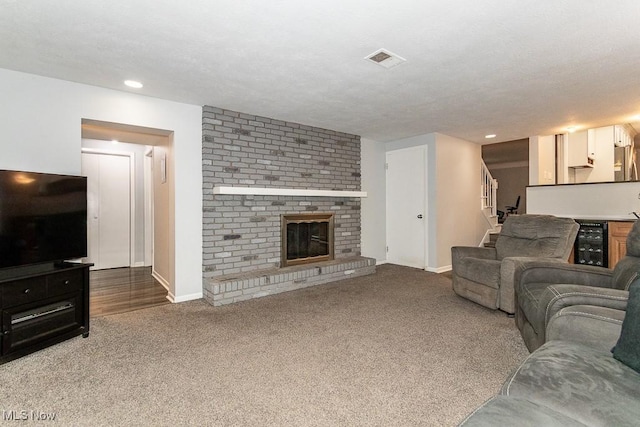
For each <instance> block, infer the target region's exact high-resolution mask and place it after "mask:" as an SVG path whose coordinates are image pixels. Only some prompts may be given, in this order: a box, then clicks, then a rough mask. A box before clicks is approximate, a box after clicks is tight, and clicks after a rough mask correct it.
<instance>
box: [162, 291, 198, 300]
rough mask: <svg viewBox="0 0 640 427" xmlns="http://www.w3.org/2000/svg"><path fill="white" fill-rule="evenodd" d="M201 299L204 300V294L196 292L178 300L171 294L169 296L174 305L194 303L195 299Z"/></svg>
mask: <svg viewBox="0 0 640 427" xmlns="http://www.w3.org/2000/svg"><path fill="white" fill-rule="evenodd" d="M201 298H202V292H196V293H194V294H189V295H182V296H181V297H178V298H176V296H175V295H173V294H172V293H171V292H169V293H168V294H167V299H168V300H169V301H171V302H174V303H178V302H185V301H193V300H195V299H201Z"/></svg>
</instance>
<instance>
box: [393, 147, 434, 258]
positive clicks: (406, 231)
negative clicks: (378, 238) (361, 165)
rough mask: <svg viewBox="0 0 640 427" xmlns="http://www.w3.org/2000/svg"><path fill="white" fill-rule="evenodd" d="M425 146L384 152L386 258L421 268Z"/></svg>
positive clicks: (424, 219)
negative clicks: (385, 161)
mask: <svg viewBox="0 0 640 427" xmlns="http://www.w3.org/2000/svg"><path fill="white" fill-rule="evenodd" d="M425 156H426V151H425V148H424V147H414V148H405V149H401V150H394V151H389V152H387V188H386V192H387V261H388V262H390V263H392V264H399V265H405V266H408V267H416V268H421V269H424V268H426V266H427V263H426V258H425V256H426V248H425V243H426V235H425V230H426V227H425V221H426V204H425V200H426V199H425V191H426V180H425V161H426V157H425Z"/></svg>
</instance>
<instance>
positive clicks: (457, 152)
mask: <svg viewBox="0 0 640 427" xmlns="http://www.w3.org/2000/svg"><path fill="white" fill-rule="evenodd" d="M435 135H436V142H435V156H432V155H431V152H430V153H429V156H430V171H429V183H430V184H431V183H432V182H434V183H435V189H433V188H430V192H429V197H430V199H429V200H430V201H431V200H434V199H435V200H436V203H431V202H430V203H429V205H430V206H431V205H435V208H436V211H437V216H436V221H435V222H432V223H431V224H430V225H431V229H430V230H429V232H430V236H431V235H434V236H435V240H436V247H435V248H434V250H430V251H429V258H430V259H429V267H430V269H432V270H434V271H444V270H449V269H450V268H451V247H452V246H477V245H478V244H479V243H480V241H481V240H482V237H483V236H484V234H485V232H486V230H487V226H486V220H485V218H484V215H483V214H482V211H481V210H480V167H481V166H480V165H481V159H482V150H481V146H480V145H479V144H475V143H472V142H469V141H465V140H462V139H458V138H453V137H450V136H447V135H442V134H435ZM431 159H433V160H434V163H435V164H433V166H434V167H432V166H431ZM433 169H435V179H433V178H432V177H433V175H434V174H433V172H434V170H433ZM430 187H431V185H430Z"/></svg>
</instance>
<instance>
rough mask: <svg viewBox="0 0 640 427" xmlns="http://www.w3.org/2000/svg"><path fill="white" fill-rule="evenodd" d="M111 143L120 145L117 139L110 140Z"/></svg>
mask: <svg viewBox="0 0 640 427" xmlns="http://www.w3.org/2000/svg"><path fill="white" fill-rule="evenodd" d="M111 143H112V144H119V143H120V141H118V140H117V139H112V140H111Z"/></svg>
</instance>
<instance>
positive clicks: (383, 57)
mask: <svg viewBox="0 0 640 427" xmlns="http://www.w3.org/2000/svg"><path fill="white" fill-rule="evenodd" d="M364 59H366V60H368V61H371V62H374V63H376V64H378V65H380V66H381V67H384V68H392V67H395V66H396V65H400V64H402V63H403V62H405V61H406V59H404V58H403V57H401V56H398V55H396V54H395V53H391V52H389V51H388V50H386V49H378V50H376V51H375V52H373V53H372V54H371V55H367V56H366V57H365V58H364Z"/></svg>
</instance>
